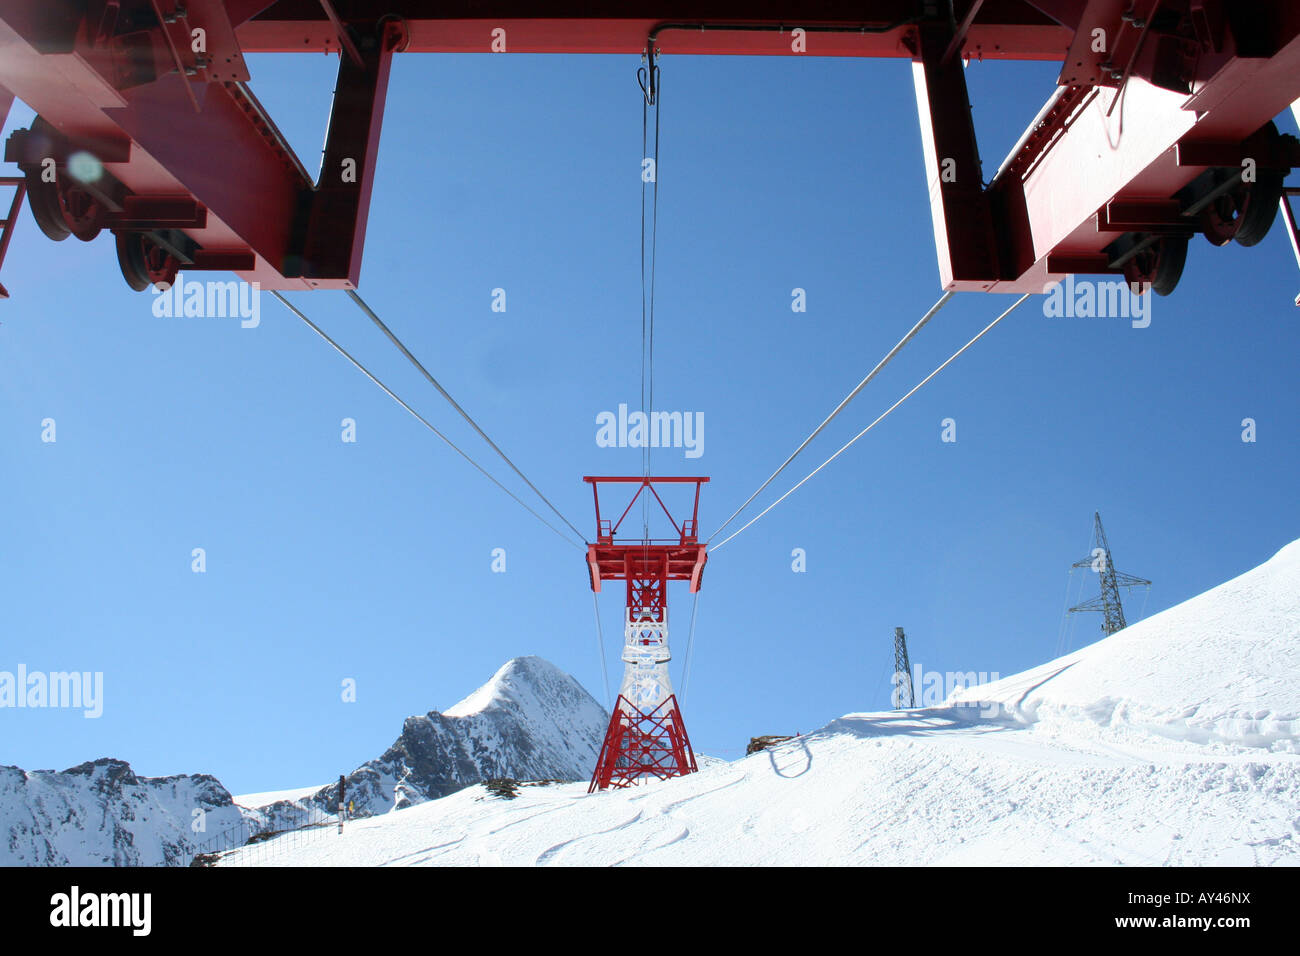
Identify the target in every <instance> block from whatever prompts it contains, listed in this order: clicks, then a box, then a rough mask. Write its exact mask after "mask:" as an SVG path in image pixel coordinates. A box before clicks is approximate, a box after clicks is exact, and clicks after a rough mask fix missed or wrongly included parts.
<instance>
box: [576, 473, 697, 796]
mask: <svg viewBox="0 0 1300 956" xmlns="http://www.w3.org/2000/svg"><path fill="white" fill-rule="evenodd" d="M582 480H583V481H585V482H587V483H589V484H590V485H591V492H592V496H593V498H594V499H595V503H596V543H595V544H589V545H588V546H587V568H588V571H589V572H590V574H591V589H592V590H593V591H595V592H597V593H599V591H600V583H601V582H602V581H626V582H627V612H626V616H625V618H624V628H623V683H622V685H621V686H620V688H619V693H618V699H617V700H616V701H615V702H614V710H613V713H612V714H611V715H610V719H609V730H608V731H607V732H606V734H605V742H604V744H603V745H602V746H601V748H600V757H599V758H598V759H597V761H596V770H595V773H593V774H592V777H591V787H590V788H589V789H588V792H589V793H594V792H595V791H596V790H604V789H606V788H608V787H627V786H631V785H632V784H635V783H638V782H640V781H641V780H644V779H646V778H654V779H664V778H667V777H679V776H682V775H684V774H688V773H694V772H695V771H696V770H697V769H698V768H697V767H696V765H695V753H694V752H693V751H692V750H691V741H690V738H689V737H688V736H687V734H686V725H685V723H683V721H682V713H681V707H680V706H679V705H678V703H677V695H676V694H674V693H673V686H672V681H671V680H670V678H669V676H668V661H669V660H670V659H671V657H672V655H671V654H670V653H669V651H668V582H669V581H689V582H690V587H691V592H692V593H694V592H696V591H698V590H699V589H700V579H701V576H702V575H703V573H704V564H705V562H706V561H707V560H708V555H707V554H706V553H705V550H706V549H705V545H703V544H700V542H699V525H698V520H699V512H700V486H701V485H703V484H704V482H706V481H708V480H709V479H708V478H651V477H644V478H642V477H635V478H595V477H590V476H588V477H585V478H583V479H582ZM614 483H618V484H634V485H636V486H637V488H636V493H635V494H633V495H632V500H631V501H629V502H628V504H627V507H626V508H624V509H623V513H622V514H621V515H619V518H618V520H617V521H613V522H611V521H610V520H609V519H607V518H602V517H601V514H600V485H601V484H614ZM669 483H671V484H694V485H695V502H694V505H693V507H692V509H691V516H690V517H689V518H683V519H682V521H681V522H680V524H679V523H678V522H677V521H676V520H674V519H673V516H672V513H671V512H670V511H669V510H668V506H667V505H665V504H664V501H663V498H661V497H660V495H659V492H658V491H656V490H655V485H656V484H669ZM646 493H648V494H649V495H651V496H653V497H654V500H655V501H656V502H658V504H659V507H660V508H662V509H663V513H664V514H665V515H666V516H667V518H668V520H669V521H670V522H671V523H672V526H673V529H674V531H675V532H676V536H675V537H673V538H657V539H656V538H650V537H649V536H648V530H647V531H646V533H645V534H646V536H644V537H641V538H633V539H630V540H627V541H621V542H616V541H615V540H614V539H615V536H616V535H617V534H618V529H619V527H620V526H621V525H622V523H623V519H624V518H626V517H627V516H628V514H629V512H631V510H632V506H633V505H634V504H636V502H637V500H638V499H639V498H640V497H641V495H642V494H646Z"/></svg>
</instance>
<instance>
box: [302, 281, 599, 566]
mask: <svg viewBox="0 0 1300 956" xmlns="http://www.w3.org/2000/svg"><path fill="white" fill-rule="evenodd" d="M347 293H348V298H350V299H351V300H352V301H353V302H355V303H356V304H357V306H358V307H359V308H360V309H361V311H362V312H364V313H365V314H366V315H367V316H369V317H370V321H372V322H374V323H375V325H376V326H377V327H378V328H379V331H381V332H383V333H384V335H386V336H387V337H388V340H389V341H390V342H392V343H393V344H394V345H396V346H397V348H398V349H399V350H400V351H401V353H402V354H403V355H405V356H406V358H407V359H408V360H409V361H410V363H411V364H412V365H414V366H415V367H416V368H417V369H419V371H420V374H421V375H423V376H424V377H425V378H426V379H428V380H429V384H431V385H432V386H433V387H434V388H436V389H437V390H438V393H439V394H440V395H442V397H443V398H445V399H446V400H447V402H448V403H449V404H450V405H451V407H452V408H454V409H456V411H457V412H459V413H460V417H461V418H463V419H465V421H467V422H469V425H470V427H471V428H473V429H474V431H476V432H478V435H479V437H480V438H482V439H483V440H484V441H485V442H487V443H488V444H489V445H490V446H491V447H492V450H493V451H494V452H496V453H497V454H498V455H499V456H501V460H502V461H504V462H505V463H506V464H507V465H509V466H510V470H511V471H513V472H514V473H515V474H516V475H518V476H519V477H520V478H521V479H523V482H524V484H526V485H527V486H528V487H529V488H531V489H532V490H533V494H535V495H537V497H538V498H541V499H542V501H544V502H546V507H548V508H550V509H551V511H553V512H554V513H555V516H556V517H557V518H559V519H560V520H561V521H563V522H564V523H565V524H567V525H568V526H569V530H571V531H572V532H573V533H574V534H576V535H577V536H578V539H579V540H580V541H584V542H585V541H586V538H585V537H583V534H582V532H581V531H579V530H578V529H577V528H575V527H574V526H573V522H571V521H570V520H569V519H568V518H566V517H564V515H562V514H561V513H560V509H558V508H556V507H555V505H553V504H551V499H549V498H547V497H546V495H544V494H542V493H541V492H540V491H539V490H538V489H537V486H536V485H534V484H533V483H532V482H531V481H529V480H528V476H527V475H525V474H524V473H523V472H522V471H520V470H519V468H518V467H517V466H516V465H515V463H514V462H513V461H511V460H510V458H509V457H508V456H507V455H506V453H505V452H503V451H502V450H501V449H500V448H499V447H497V443H496V442H494V441H493V440H492V439H491V438H489V437H488V436H487V432H485V431H483V429H481V428H479V426H478V422H476V421H474V419H472V418H470V417H469V413H468V412H466V411H465V409H463V408H461V407H460V405H458V404H457V403H456V400H455V399H454V398H452V397H451V395H450V394H449V393H448V392H447V390H446V389H445V388H443V387H442V384H441V383H440V382H439V381H438V380H437V379H436V378H434V377H433V376H432V375H431V374H429V370H428V369H427V368H425V367H424V366H423V365H421V364H420V360H419V359H417V358H416V357H415V356H414V355H412V354H411V350H410V349H408V348H407V347H406V346H405V345H403V344H402V340H401V339H399V338H398V337H397V336H396V335H394V334H393V332H392V330H391V329H389V328H388V326H386V325H385V324H384V322H383V320H382V319H380V318H379V316H377V315H376V314H375V312H374V310H373V309H371V308H370V306H368V305H366V303H365V300H364V299H362V298H361V296H359V295H357V293H356V291H355V290H354V289H348V290H347ZM282 301H283V300H282ZM516 500H517V499H516Z"/></svg>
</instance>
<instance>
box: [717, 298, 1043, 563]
mask: <svg viewBox="0 0 1300 956" xmlns="http://www.w3.org/2000/svg"><path fill="white" fill-rule="evenodd" d="M1031 295H1032V293H1029V292H1026V293H1025V294H1024V295H1022V296H1021V297H1020V298H1019V299H1017V300H1016V302H1015V305H1013V306H1011V308H1009V309H1007V310H1006V311H1005V312H1003V313H1002V314H1001V315H999V316H998V317H997V318H996V319H994V320H993V321H992V322H990V323H989V324H988V325H986V326H985V327H984V328H983V329H981V330H980V332H979V334H977V335H976V336H975V337H974V338H973V339H971V340H970V341H969V342H967V343H966V344H965V345H963V346H962V347H961V348H959V349H958V350H957V351H956V352H954V353H953V354H952V355H951V356H950V357H949V358H948V360H947V361H946V362H944V363H943V364H942V365H940V366H939V367H938V368H936V369H935V370H934V371H933V372H931V373H930V374H929V375H927V376H926V377H925V378H923V379H921V381H920V382H918V383H917V384H916V385H914V386H913V387H912V390H911V391H909V392H908V393H907V394H906V395H904V396H903V397H902V398H900V399H899V400H898V401H896V402H894V404H893V405H890V406H889V408H887V409H885V411H883V412H882V413H881V414H880V417H878V418H877V419H876V420H875V421H874V422H872V423H871V424H870V425H868V426H867V427H866V428H864V429H862V431H860V432H858V433H857V434H856V435H854V436H853V437H852V438H850V439H849V440H848V442H846V443H845V444H844V445H843V446H841V447H840V449H839V451H837V452H836V453H835V454H833V455H831V457H829V458H827V459H826V460H825V461H824V462H822V463H821V464H820V465H818V466H817V467H816V468H814V469H813V470H812V471H810V472H809V473H808V474H807V475H805V476H804V477H803V479H801V480H800V481H799V483H798V484H797V485H795V486H794V487H793V488H791V489H790V490H789V491H787V492H786V493H785V494H783V495H782V496H781V497H780V498H777V499H776V501H774V502H772V503H771V504H770V505H768V506H767V507H766V508H764V509H763V510H762V511H760V512H759V513H758V515H756V516H755V517H753V518H751V519H750V520H749V523H748V524H746V525H744V526H743V527H741V528H740V529H739V530H737V531H733V532H732V533H731V534H730V535H728V536H727V537H726V538H724V539H723V540H722V541H720V542H718V544H716V545H714V546H713V547H712V548H711V549H710V550H711V551H717V550H718V548H720V547H722V546H723V545H724V544H726V543H727V542H728V541H730V540H731V539H732V538H734V537H735V536H736V535H738V534H740V532H741V531H744V530H745V528H748V527H749V526H750V525H752V524H753V523H754V522H755V521H757V520H758V519H759V518H761V517H763V515H765V514H767V513H768V512H769V511H771V510H772V509H773V508H775V507H776V506H777V505H779V504H780V503H781V502H783V501H785V499H786V498H789V497H790V496H791V495H792V494H794V493H795V492H796V491H798V490H799V488H801V487H802V486H803V484H804V483H805V482H807V481H808V479H810V478H812V476H813V475H815V474H817V472H819V471H821V470H822V469H823V468H825V467H826V466H827V465H829V464H830V463H831V462H833V461H834V460H835V459H836V458H838V457H840V455H842V454H843V453H844V452H846V451H847V450H848V449H849V448H850V446H852V445H853V444H854V443H855V442H857V440H858V439H859V438H861V437H862V436H863V435H865V434H866V433H867V432H869V431H871V429H873V428H875V427H876V426H877V425H879V424H880V423H881V422H882V421H884V420H885V419H886V418H887V417H888V416H889V414H890V413H891V412H893V410H894V409H896V408H897V407H898V406H899V405H902V404H903V403H904V402H905V401H907V400H908V399H909V398H911V397H912V396H913V395H914V394H916V392H918V391H919V390H920V389H921V387H922V386H924V385H926V384H927V383H928V382H929V381H930V380H931V379H932V378H934V377H935V376H936V375H938V374H939V373H940V372H942V371H943V370H944V369H946V368H947V367H948V366H949V365H951V364H952V363H953V362H954V361H956V360H957V357H958V356H960V355H961V354H962V353H963V352H965V351H966V350H967V349H968V348H970V347H971V346H972V345H974V344H975V343H976V342H978V341H979V340H980V339H982V338H984V336H985V335H987V334H988V333H989V332H990V331H992V329H993V327H994V326H996V325H997V324H998V323H999V322H1001V321H1002V320H1003V319H1005V318H1006V317H1007V316H1008V315H1010V314H1011V313H1012V312H1014V311H1015V310H1016V309H1018V308H1020V306H1021V305H1023V304H1024V302H1025V301H1026V300H1027V299H1028V298H1029V297H1030V296H1031ZM783 467H784V466H783ZM728 520H730V519H728Z"/></svg>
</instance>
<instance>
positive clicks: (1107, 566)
mask: <svg viewBox="0 0 1300 956" xmlns="http://www.w3.org/2000/svg"><path fill="white" fill-rule="evenodd" d="M1092 517H1093V530H1092V543H1093V548H1092V554H1091V555H1090V556H1088V557H1086V558H1084V559H1083V560H1082V561H1076V562H1074V564H1073V567H1076V568H1091V569H1092V570H1094V571H1096V572H1097V576H1098V578H1099V579H1100V581H1101V594H1099V595H1097V596H1096V597H1095V598H1093V599H1092V600H1090V601H1084V602H1083V603H1082V604H1080V605H1078V606H1077V607H1072V608H1070V613H1071V614H1073V613H1075V612H1077V611H1100V612H1101V613H1102V622H1101V629H1102V631H1103V632H1105V634H1106V636H1107V637H1109V636H1110V635H1112V634H1114V633H1115V632H1116V631H1122V630H1124V628H1126V627H1128V622H1126V621H1125V620H1124V605H1123V604H1122V603H1121V602H1120V599H1119V589H1120V588H1135V587H1141V586H1143V585H1145V586H1147V587H1150V586H1151V582H1150V581H1148V580H1147V579H1146V578H1139V577H1134V576H1133V575H1131V574H1124V573H1123V572H1121V571H1116V570H1115V562H1114V560H1113V559H1112V558H1111V554H1110V545H1109V544H1107V543H1106V532H1105V530H1104V529H1103V528H1102V526H1101V514H1100V512H1096V511H1094V512H1093V514H1092Z"/></svg>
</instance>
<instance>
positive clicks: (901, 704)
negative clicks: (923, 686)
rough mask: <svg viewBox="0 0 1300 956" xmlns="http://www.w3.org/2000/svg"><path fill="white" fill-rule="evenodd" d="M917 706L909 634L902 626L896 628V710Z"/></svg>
mask: <svg viewBox="0 0 1300 956" xmlns="http://www.w3.org/2000/svg"><path fill="white" fill-rule="evenodd" d="M915 706H916V688H914V687H913V686H912V662H911V660H909V659H908V656H907V636H906V635H905V634H904V633H903V629H902V628H901V627H896V628H894V710H911V709H912V708H913V707H915Z"/></svg>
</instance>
